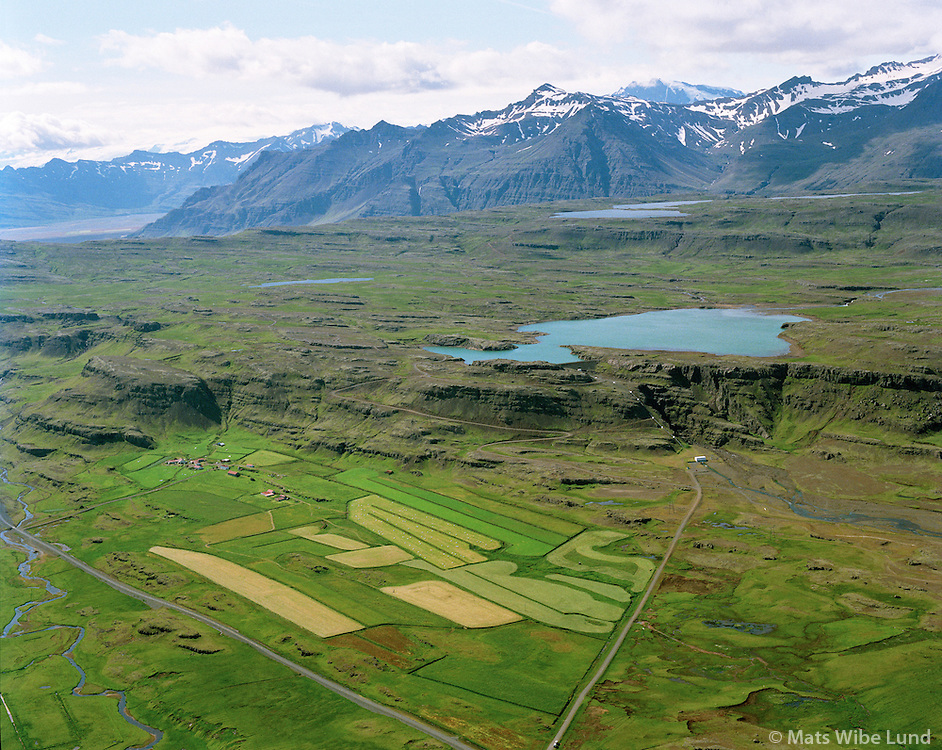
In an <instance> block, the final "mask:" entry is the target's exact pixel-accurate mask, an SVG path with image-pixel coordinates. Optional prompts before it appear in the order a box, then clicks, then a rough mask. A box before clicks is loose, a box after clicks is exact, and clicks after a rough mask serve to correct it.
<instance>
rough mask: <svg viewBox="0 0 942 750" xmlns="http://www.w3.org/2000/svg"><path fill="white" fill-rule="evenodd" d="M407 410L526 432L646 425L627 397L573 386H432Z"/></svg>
mask: <svg viewBox="0 0 942 750" xmlns="http://www.w3.org/2000/svg"><path fill="white" fill-rule="evenodd" d="M407 398H408V401H409V404H410V406H412V407H413V408H417V409H419V410H421V411H427V412H430V413H432V414H437V415H439V416H445V417H451V418H453V419H462V420H467V421H471V422H483V423H486V424H496V425H507V426H513V427H520V428H525V429H548V428H549V429H556V428H568V427H573V426H576V425H580V424H617V423H619V422H625V421H632V420H645V419H648V418H649V416H650V415H649V414H648V413H647V411H646V410H645V409H644V407H643V406H642V405H641V404H639V403H638V402H637V401H635V400H634V399H632V398H630V397H626V396H622V395H620V394H613V393H607V392H602V391H595V390H587V389H583V388H579V387H576V386H555V387H552V386H544V385H533V384H527V385H500V384H494V385H485V384H477V383H474V384H471V383H462V384H458V383H433V384H428V385H424V386H422V387H420V388H418V389H417V390H415V391H410V392H408V394H407Z"/></svg>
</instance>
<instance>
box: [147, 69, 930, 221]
mask: <svg viewBox="0 0 942 750" xmlns="http://www.w3.org/2000/svg"><path fill="white" fill-rule="evenodd" d="M940 88H942V56H935V57H931V58H926V59H925V60H920V61H917V62H915V63H911V64H908V65H903V64H899V63H887V64H885V65H882V66H878V67H876V68H873V69H871V70H870V71H868V72H867V73H865V74H861V75H858V76H854V77H852V78H850V79H848V80H847V81H844V82H842V83H835V84H822V83H816V82H814V81H812V80H811V79H810V78H793V79H791V80H789V81H787V82H785V83H783V84H782V85H780V86H776V87H774V88H771V89H767V90H765V91H760V92H757V93H754V94H750V95H748V96H745V97H740V98H736V99H719V100H715V101H709V102H699V103H695V104H692V105H687V106H680V105H671V104H661V103H654V102H649V101H643V100H641V99H637V98H633V97H622V96H593V95H589V94H584V93H571V92H566V91H562V90H561V89H558V88H556V87H554V86H551V85H549V84H545V85H543V86H540V87H539V88H537V89H536V90H534V91H533V92H532V93H531V94H530V95H529V96H528V97H526V98H525V99H523V100H521V101H519V102H515V103H513V104H510V105H508V106H507V107H505V108H504V109H502V110H499V111H486V112H479V113H476V114H473V115H456V116H454V117H451V118H447V119H444V120H440V121H438V122H436V123H434V124H432V125H431V126H429V127H427V128H422V129H405V128H397V127H395V126H392V125H389V124H388V123H379V124H378V125H376V126H375V127H374V128H373V129H371V130H370V131H366V132H365V133H348V134H346V135H345V136H343V137H341V138H339V139H338V140H337V141H336V142H335V143H334V144H331V146H330V147H329V148H325V149H322V150H320V151H311V152H304V153H299V154H295V155H288V156H285V155H276V154H271V155H268V156H267V158H265V159H262V160H260V161H259V162H257V163H256V164H255V165H254V166H253V167H252V168H250V169H248V170H247V171H246V172H245V173H244V174H243V175H242V177H241V178H240V179H239V181H238V182H237V183H235V184H234V185H231V186H227V187H222V188H214V189H209V190H205V191H201V192H200V193H198V194H196V195H194V196H192V197H191V198H190V199H189V200H188V201H187V202H186V204H185V205H184V206H183V207H182V208H181V209H179V210H177V211H174V212H171V213H170V214H168V215H167V216H165V217H163V218H162V219H160V220H159V221H158V222H155V223H154V224H152V225H150V226H148V227H146V228H145V229H144V231H143V232H142V235H143V236H161V235H176V236H181V235H190V234H226V233H231V232H236V231H239V230H242V229H245V228H248V227H253V226H274V225H278V224H312V223H320V222H330V221H339V220H343V219H347V218H352V217H355V216H371V215H407V216H408V215H411V216H422V215H432V214H444V213H450V212H453V211H459V210H466V209H483V208H490V207H494V206H507V205H515V204H523V203H539V202H548V201H557V200H573V199H583V198H601V197H613V198H614V197H617V198H631V197H641V196H646V195H653V194H663V193H671V192H677V191H690V190H697V191H707V190H719V191H727V192H761V191H766V192H770V191H772V190H775V191H788V190H800V189H812V188H814V189H830V188H838V187H849V186H851V185H859V184H863V183H874V182H880V181H882V182H885V183H886V182H888V183H893V182H899V181H905V180H911V179H938V178H942V145H940V144H939V140H938V125H939V123H940V121H942V108H940V107H939V106H938V102H939V98H940V94H939V91H940Z"/></svg>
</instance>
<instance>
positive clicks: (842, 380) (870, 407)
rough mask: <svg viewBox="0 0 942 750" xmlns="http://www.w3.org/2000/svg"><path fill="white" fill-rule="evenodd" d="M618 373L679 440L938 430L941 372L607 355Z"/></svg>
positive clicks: (915, 434) (914, 434)
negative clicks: (862, 429) (850, 428)
mask: <svg viewBox="0 0 942 750" xmlns="http://www.w3.org/2000/svg"><path fill="white" fill-rule="evenodd" d="M608 364H609V365H610V366H611V367H612V369H613V371H614V372H615V373H616V374H617V375H618V376H620V377H623V378H628V379H631V380H636V381H637V385H638V392H639V393H640V394H641V395H642V396H643V397H644V399H645V401H646V403H647V404H648V405H649V406H650V407H651V408H652V409H655V410H656V411H657V412H658V413H659V414H660V415H661V416H662V417H663V418H664V420H665V421H666V422H667V423H668V424H669V425H670V426H671V428H672V429H673V430H674V431H675V432H676V433H677V434H678V435H680V436H681V437H683V438H684V439H686V440H688V441H691V442H702V443H705V444H709V445H715V446H720V445H725V444H727V443H732V444H744V445H748V444H760V443H762V442H763V441H766V440H771V439H773V438H774V437H775V435H776V434H777V433H778V432H780V431H782V430H788V429H793V430H797V433H798V434H802V433H803V434H805V435H806V436H807V439H808V440H812V439H813V438H814V437H816V436H817V435H818V434H820V433H821V432H822V430H824V429H827V430H829V431H831V432H840V431H841V426H842V425H845V426H846V425H850V424H855V425H857V426H858V427H859V426H861V425H866V426H868V427H869V428H870V429H871V430H874V431H878V432H884V431H885V432H887V433H891V434H894V435H899V436H903V437H907V438H909V439H911V440H913V441H917V442H918V441H919V439H920V438H926V437H928V436H930V435H932V434H934V433H937V432H938V431H939V430H940V429H942V377H940V376H939V375H938V374H937V373H935V372H934V371H929V370H926V368H919V369H918V370H917V369H914V370H912V371H910V372H875V371H871V370H859V369H852V368H843V367H832V366H827V365H817V364H809V363H801V362H777V363H769V364H756V365H745V364H735V365H730V364H724V363H720V362H718V363H716V364H703V363H683V364H678V363H664V362H659V361H653V360H646V359H641V358H630V357H613V358H611V359H610V360H609V362H608Z"/></svg>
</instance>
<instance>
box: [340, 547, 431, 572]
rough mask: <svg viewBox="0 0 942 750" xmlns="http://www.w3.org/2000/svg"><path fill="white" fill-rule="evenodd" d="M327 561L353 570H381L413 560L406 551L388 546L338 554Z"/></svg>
mask: <svg viewBox="0 0 942 750" xmlns="http://www.w3.org/2000/svg"><path fill="white" fill-rule="evenodd" d="M327 559H328V560H333V561H334V562H339V563H343V564H344V565H349V566H350V567H351V568H381V567H383V566H384V565H395V564H396V563H401V562H405V561H406V560H411V559H413V558H412V555H410V554H409V553H408V552H406V551H405V550H401V549H399V548H398V547H396V546H394V545H392V544H388V545H386V546H385V547H370V548H368V549H358V550H353V551H352V552H338V553H337V554H335V555H327Z"/></svg>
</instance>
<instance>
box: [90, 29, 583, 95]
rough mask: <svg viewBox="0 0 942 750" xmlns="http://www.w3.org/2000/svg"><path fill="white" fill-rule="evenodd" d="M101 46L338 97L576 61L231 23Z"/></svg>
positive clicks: (124, 36)
mask: <svg viewBox="0 0 942 750" xmlns="http://www.w3.org/2000/svg"><path fill="white" fill-rule="evenodd" d="M101 50H102V52H104V53H106V54H109V55H111V56H112V57H111V62H112V63H113V64H116V65H120V66H123V67H128V68H137V69H157V70H162V71H165V72H169V73H173V74H176V75H180V76H189V77H193V76H196V77H201V78H214V77H215V78H218V77H221V78H230V79H231V78H237V79H243V80H272V81H278V82H280V83H288V84H294V85H299V86H303V87H305V88H310V89H316V90H320V91H327V92H331V93H335V94H340V95H342V96H349V95H356V94H366V93H372V92H379V91H387V92H388V91H399V92H419V91H434V90H441V89H448V88H454V87H456V86H460V85H463V84H468V83H473V82H475V81H476V80H487V81H489V82H491V83H494V82H499V81H503V80H513V79H515V78H516V79H519V77H520V75H521V73H522V72H523V73H533V74H534V75H537V78H539V79H540V80H543V79H544V78H546V77H547V76H549V77H552V76H553V75H554V74H560V75H562V74H564V73H565V72H571V71H573V70H575V69H577V68H578V66H579V61H578V60H577V58H576V57H575V56H574V55H572V54H570V53H565V52H562V51H560V50H558V49H556V48H554V47H552V46H551V45H548V44H541V43H536V42H533V43H530V44H526V45H523V46H520V47H518V48H516V49H513V50H510V51H509V52H499V51H496V50H493V49H483V50H482V49H477V50H473V49H472V50H469V49H467V47H466V46H465V45H463V44H461V43H451V44H448V43H444V42H443V43H440V44H434V45H433V44H418V43H415V42H375V41H352V42H347V43H339V42H334V41H328V40H324V39H319V38H317V37H297V38H281V39H269V38H262V39H258V40H252V39H250V38H249V37H248V35H247V34H246V33H245V32H244V31H242V30H241V29H237V28H235V27H234V26H232V25H228V24H227V25H223V26H217V27H215V28H210V29H178V30H176V31H174V32H172V33H159V34H151V35H147V36H135V35H132V34H128V33H126V32H124V31H110V32H109V33H108V34H106V35H105V36H104V37H102V38H101Z"/></svg>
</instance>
